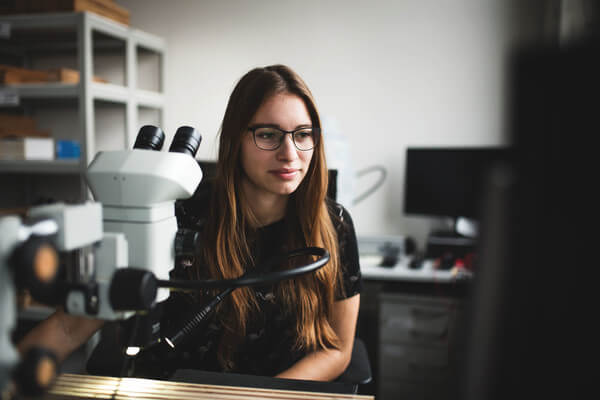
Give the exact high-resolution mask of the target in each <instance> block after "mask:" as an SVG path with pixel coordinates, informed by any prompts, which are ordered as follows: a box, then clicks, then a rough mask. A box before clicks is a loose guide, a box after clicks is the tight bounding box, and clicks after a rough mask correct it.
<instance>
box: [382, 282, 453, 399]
mask: <svg viewBox="0 0 600 400" xmlns="http://www.w3.org/2000/svg"><path fill="white" fill-rule="evenodd" d="M379 299H380V312H379V360H378V366H379V386H378V388H379V390H378V398H379V399H384V400H385V399H397V398H399V396H398V394H399V393H402V394H403V395H405V396H408V398H414V399H432V400H433V399H450V398H453V396H454V395H455V393H454V392H453V389H452V388H453V381H454V379H455V378H454V377H455V374H456V365H455V364H456V362H455V361H456V357H455V354H454V352H455V350H456V346H455V342H456V333H455V330H456V314H457V312H456V311H457V306H458V300H456V299H447V298H436V297H424V296H423V297H421V296H416V295H404V294H396V293H393V294H392V293H383V294H381V295H380V296H379Z"/></svg>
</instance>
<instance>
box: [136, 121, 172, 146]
mask: <svg viewBox="0 0 600 400" xmlns="http://www.w3.org/2000/svg"><path fill="white" fill-rule="evenodd" d="M164 142H165V134H164V132H163V131H162V129H160V128H159V127H157V126H154V125H144V126H142V127H141V128H140V130H139V132H138V135H137V137H136V139H135V144H134V145H133V148H134V149H145V150H156V151H160V149H162V147H163V143H164Z"/></svg>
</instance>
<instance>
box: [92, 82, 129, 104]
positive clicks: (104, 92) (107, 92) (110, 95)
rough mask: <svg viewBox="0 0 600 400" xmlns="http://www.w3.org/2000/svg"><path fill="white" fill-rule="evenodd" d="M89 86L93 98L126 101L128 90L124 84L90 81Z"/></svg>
mask: <svg viewBox="0 0 600 400" xmlns="http://www.w3.org/2000/svg"><path fill="white" fill-rule="evenodd" d="M91 88H92V91H91V93H92V98H93V99H94V100H103V101H110V102H113V103H127V99H128V98H129V90H128V89H127V88H126V87H124V86H119V85H113V84H111V83H95V82H92V85H91Z"/></svg>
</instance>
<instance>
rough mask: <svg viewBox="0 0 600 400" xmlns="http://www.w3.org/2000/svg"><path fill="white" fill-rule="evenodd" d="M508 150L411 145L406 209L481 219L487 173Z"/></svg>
mask: <svg viewBox="0 0 600 400" xmlns="http://www.w3.org/2000/svg"><path fill="white" fill-rule="evenodd" d="M508 154H509V150H508V148H505V147H464V148H458V147H457V148H451V147H409V148H408V149H407V151H406V171H405V172H406V173H405V181H404V212H405V213H406V214H414V215H428V216H442V217H454V218H457V217H466V218H473V219H478V217H479V209H480V202H481V193H482V184H483V181H484V179H485V176H486V175H487V172H488V170H489V168H490V167H491V166H492V165H493V164H494V163H495V162H498V161H503V160H507V158H508Z"/></svg>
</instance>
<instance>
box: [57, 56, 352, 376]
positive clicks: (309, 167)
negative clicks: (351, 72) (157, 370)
mask: <svg viewBox="0 0 600 400" xmlns="http://www.w3.org/2000/svg"><path fill="white" fill-rule="evenodd" d="M288 134H289V135H288ZM327 180H328V173H327V167H326V162H325V152H324V148H323V140H322V138H321V132H320V120H319V116H318V113H317V109H316V107H315V103H314V100H313V98H312V95H311V93H310V91H309V90H308V88H307V86H306V84H305V83H304V82H303V81H302V79H301V78H300V77H299V76H298V75H297V74H295V73H294V72H293V71H292V70H291V69H290V68H288V67H286V66H282V65H274V66H269V67H265V68H257V69H253V70H252V71H250V72H248V73H247V74H246V75H245V76H244V77H242V79H241V80H240V81H239V82H238V84H237V85H236V87H235V89H234V91H233V93H232V95H231V97H230V99H229V103H228V105H227V109H226V112H225V116H224V119H223V124H222V127H221V133H220V145H219V157H218V162H217V173H216V177H215V179H214V183H213V184H212V188H211V189H212V190H211V192H212V194H211V199H210V201H205V200H203V199H202V197H201V196H200V197H194V198H193V199H191V200H189V201H186V202H184V203H182V204H181V205H180V207H178V218H179V221H180V225H182V226H194V227H196V228H198V227H199V226H201V232H202V235H203V236H202V246H201V248H200V249H198V254H197V256H196V257H195V260H193V262H191V263H188V264H187V265H190V266H189V267H188V268H186V269H185V270H183V271H182V270H181V269H178V270H177V271H175V275H178V276H179V277H182V276H183V277H186V278H191V279H207V278H209V279H228V278H235V277H238V276H240V275H242V274H243V273H244V272H245V271H246V270H247V269H248V268H262V266H263V265H265V263H266V261H267V260H269V259H271V257H273V256H276V255H277V254H280V253H282V252H284V251H285V250H291V249H296V248H300V247H306V246H319V247H323V248H326V249H328V250H329V252H330V254H331V259H330V261H329V262H328V263H327V264H326V265H325V266H324V267H323V268H321V269H319V270H318V271H316V272H315V273H313V274H308V275H304V276H301V277H298V278H294V279H290V280H287V281H283V282H280V283H279V284H276V285H274V286H272V287H261V288H239V289H236V290H235V291H233V292H232V293H231V294H230V295H229V296H228V297H227V298H226V299H225V300H224V301H223V302H222V303H221V304H220V305H219V306H218V308H217V309H216V312H214V313H213V314H212V316H211V317H210V320H209V321H208V323H207V324H206V326H205V327H204V329H202V330H200V331H199V332H196V333H195V334H194V335H193V337H191V338H189V340H188V341H187V342H186V343H185V346H183V347H182V348H179V349H177V350H178V351H177V352H176V353H174V354H175V355H173V356H171V358H170V359H169V360H170V364H171V365H175V367H177V368H199V369H205V370H217V371H232V372H238V373H248V374H259V375H272V376H278V377H282V378H294V379H307V380H333V379H335V378H336V377H338V376H339V375H340V374H341V373H342V372H343V371H344V369H345V368H346V366H347V365H348V363H349V361H350V357H351V353H352V346H353V340H354V334H355V326H356V320H357V315H358V308H359V299H360V295H359V292H360V284H361V283H360V282H361V281H360V271H359V266H358V253H357V249H356V237H355V233H354V228H353V225H352V221H351V219H350V216H349V215H348V213H347V212H346V211H345V210H344V209H343V208H342V207H341V206H339V205H337V204H335V203H333V202H331V201H329V200H326V191H327V185H328V181H327ZM280 267H281V268H285V266H280ZM210 294H211V293H207V292H204V293H200V294H199V295H194V296H190V295H177V294H172V296H171V298H170V299H169V300H168V301H167V302H166V304H165V313H164V315H165V318H164V320H163V321H162V324H163V328H164V329H168V328H169V327H173V326H177V324H178V323H180V322H181V320H182V318H183V317H184V316H186V315H188V313H189V312H190V311H193V310H194V309H195V308H197V306H198V304H203V303H205V302H206V301H207V300H210ZM60 316H61V320H64V321H70V320H71V319H72V318H74V317H71V316H68V315H66V314H64V313H63V314H60ZM64 324H65V323H64V322H63V325H64ZM67 325H68V326H67V329H63V331H64V332H66V333H67V335H68V336H73V337H75V338H78V340H81V338H85V337H86V336H87V335H88V334H89V333H90V332H92V329H93V328H94V326H92V323H86V324H79V325H81V326H84V327H85V328H80V327H79V326H78V325H77V324H75V323H73V324H70V323H68V324H67ZM95 327H96V328H97V326H95ZM69 330H71V332H69ZM80 343H81V342H80ZM152 359H153V358H152V357H150V356H146V357H141V358H140V361H139V362H138V363H137V367H138V368H139V370H140V371H144V369H145V367H148V365H144V360H146V361H148V360H152ZM152 364H153V365H156V363H152ZM164 365H166V364H161V367H163V366H164ZM142 374H144V372H142Z"/></svg>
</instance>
